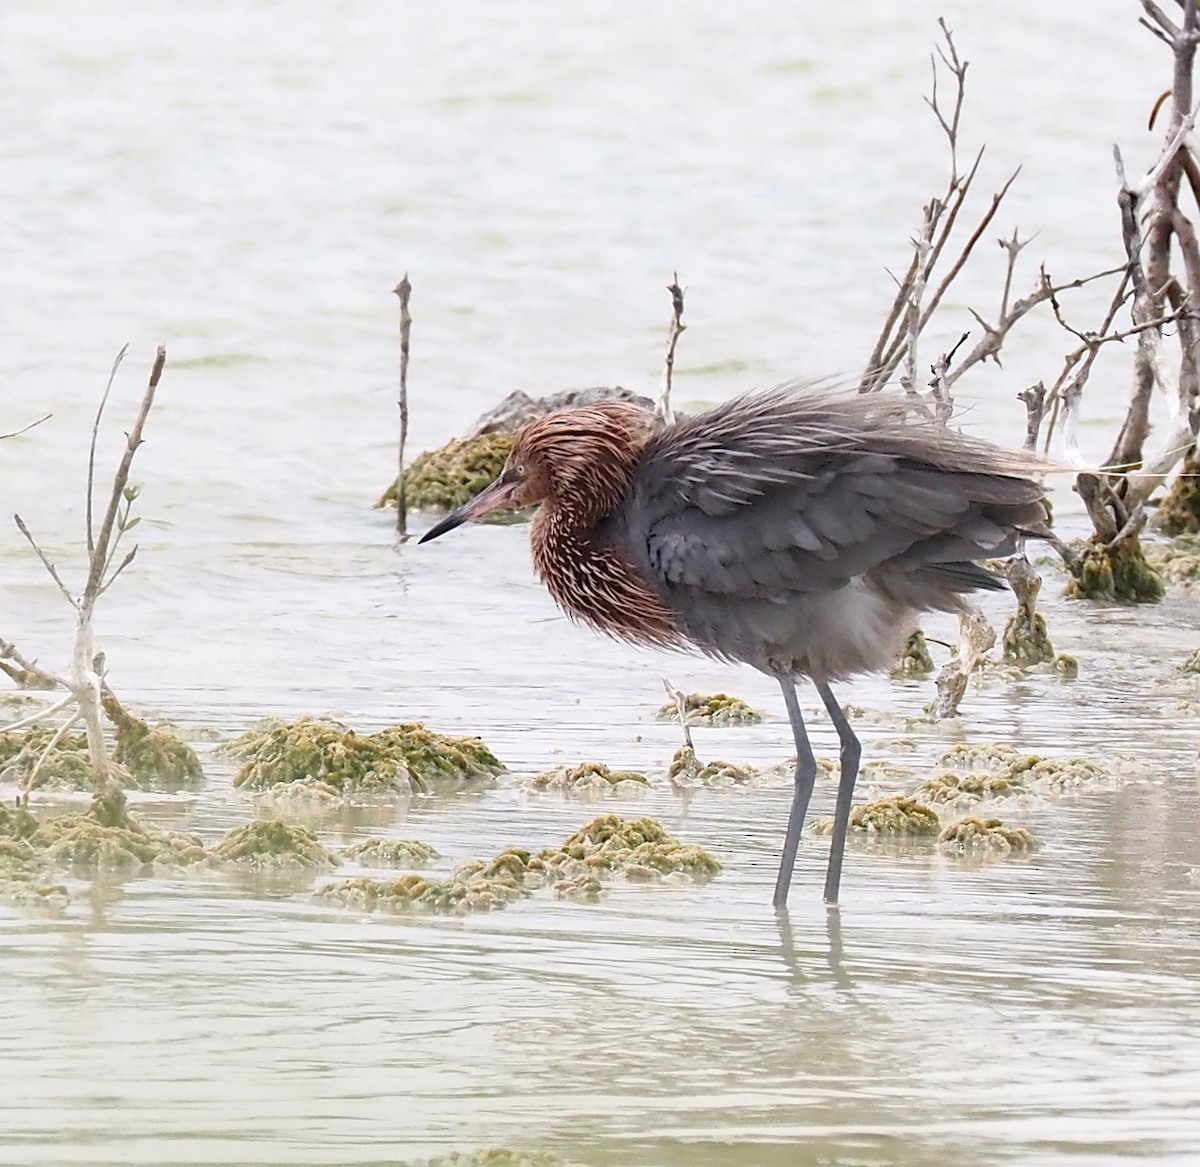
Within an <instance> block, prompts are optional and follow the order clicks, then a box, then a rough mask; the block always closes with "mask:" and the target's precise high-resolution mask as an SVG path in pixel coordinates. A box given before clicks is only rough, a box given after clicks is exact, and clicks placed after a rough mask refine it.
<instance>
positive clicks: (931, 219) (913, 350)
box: [900, 199, 942, 397]
mask: <svg viewBox="0 0 1200 1167" xmlns="http://www.w3.org/2000/svg"><path fill="white" fill-rule="evenodd" d="M941 213H942V204H941V203H940V202H939V201H938V200H937V199H933V200H932V201H931V202H929V203H927V204H926V205H925V207H924V208H923V209H922V211H921V234H920V235H919V236H917V238H916V239H914V240H913V241H912V244H913V248H914V250H915V253H916V254H915V258H916V271H917V274H916V277H915V278H914V279H913V281H912V283H911V284H910V285H909V289H908V316H907V325H906V327H907V341H908V344H907V351H906V353H905V368H904V375H903V376H902V377H901V378H900V384H901V385H903V386H904V391H905V392H906V393H907V394H908V395H909V396H910V397H916V396H917V394H918V391H917V342H918V340H919V339H920V336H921V297H922V296H924V294H925V273H926V271H927V270H928V269H927V266H926V265H927V264H928V262H929V253H930V251H931V250H932V249H933V230H934V226H935V224H936V223H937V220H938V218H939V217H940V216H941Z"/></svg>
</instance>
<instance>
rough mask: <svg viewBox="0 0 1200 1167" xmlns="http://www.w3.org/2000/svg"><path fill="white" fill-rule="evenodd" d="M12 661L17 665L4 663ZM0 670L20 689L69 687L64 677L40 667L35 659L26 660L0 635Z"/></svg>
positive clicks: (10, 642) (15, 647) (13, 645)
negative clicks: (14, 666)
mask: <svg viewBox="0 0 1200 1167" xmlns="http://www.w3.org/2000/svg"><path fill="white" fill-rule="evenodd" d="M10 660H11V661H13V662H14V663H15V664H16V665H17V667H16V668H15V669H14V668H13V667H12V666H11V665H8V664H5V661H10ZM0 670H3V672H4V673H5V674H6V675H7V676H8V677H9V678H10V679H11V680H13V681H14V682H15V683H16V684H17V686H18V687H19V688H22V689H56V688H62V689H69V688H70V685H69V684H68V683H67V680H66V678H65V677H60V676H59V675H58V674H57V673H52V672H50V670H49V669H44V668H42V666H41V665H39V664H38V663H37V661H31V660H27V659H26V658H25V657H24V656H23V655H22V653H21V652H20V651H19V650H18V648H17V646H16V645H15V644H13V642H12V641H11V640H5V639H4V638H3V637H0Z"/></svg>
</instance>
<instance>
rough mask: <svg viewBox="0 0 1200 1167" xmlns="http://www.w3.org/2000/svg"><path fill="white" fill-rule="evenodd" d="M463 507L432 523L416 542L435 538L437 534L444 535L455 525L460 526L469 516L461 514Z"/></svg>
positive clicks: (426, 541)
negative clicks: (438, 521)
mask: <svg viewBox="0 0 1200 1167" xmlns="http://www.w3.org/2000/svg"><path fill="white" fill-rule="evenodd" d="M465 509H466V508H465V507H459V508H458V510H456V511H452V512H451V513H450V514H448V515H447V516H446V517H445V518H444V519H443V520H442V521H441V522H440V523H434V525H433V526H432V527H430V528H429V530H428V531H426V532H425V534H424V535H422V536H421V537H420V538H419V539H418V540H417V542H418V543H428V542H429V540H430V539H436V538H437V537H438V536H439V535H444V534H445V533H446V532H447V531H453V530H454V528H455V527H461V526H462V525H463V523H465V522H466V521H467V519H468V517H469V516H468V515H465V514H463V511H464V510H465Z"/></svg>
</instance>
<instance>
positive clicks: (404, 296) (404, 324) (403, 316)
mask: <svg viewBox="0 0 1200 1167" xmlns="http://www.w3.org/2000/svg"><path fill="white" fill-rule="evenodd" d="M392 291H393V293H395V295H396V297H397V299H398V300H399V301H400V390H399V395H398V397H397V405H398V406H399V409H400V448H399V451H398V453H397V466H396V539H397V541H398V542H401V543H403V542H404V540H405V539H407V538H408V497H407V495H406V493H405V490H404V446H405V444H406V443H407V441H408V337H409V333H410V332H411V330H412V315H411V314H410V313H409V311H408V301H409V297H410V296H411V295H412V283H411V282H410V281H409V278H408V272H405V273H404V278H403V279H402V280H401V281H400V282H399V283H398V284H397V285H396V286H395V287H394V288H393V289H392Z"/></svg>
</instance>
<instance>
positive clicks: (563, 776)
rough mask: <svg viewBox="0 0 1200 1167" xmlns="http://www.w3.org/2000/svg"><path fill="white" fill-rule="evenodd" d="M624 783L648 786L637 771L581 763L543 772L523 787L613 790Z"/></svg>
mask: <svg viewBox="0 0 1200 1167" xmlns="http://www.w3.org/2000/svg"><path fill="white" fill-rule="evenodd" d="M622 783H633V784H634V785H635V786H648V785H649V784H650V783H649V780H648V779H647V778H646V775H645V774H642V773H640V772H639V771H637V770H613V769H611V768H610V767H608V766H606V765H605V764H604V763H603V762H580V763H579V765H577V766H568V765H565V764H564V765H562V766H555V767H553V768H552V769H550V770H543V771H542V772H541V773H540V774H535V775H534V776H533V777H532V778H529V779H527V780H526V781H525V783H524V784H523V785H525V786H528V787H530V788H531V789H533V790H587V791H595V790H611V789H613V788H614V787H616V786H619V785H621V784H622Z"/></svg>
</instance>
